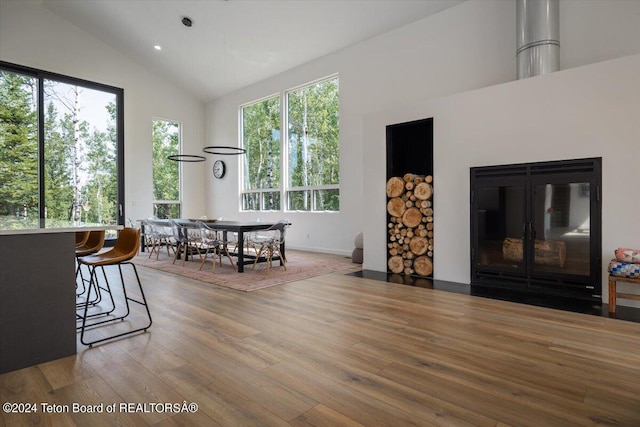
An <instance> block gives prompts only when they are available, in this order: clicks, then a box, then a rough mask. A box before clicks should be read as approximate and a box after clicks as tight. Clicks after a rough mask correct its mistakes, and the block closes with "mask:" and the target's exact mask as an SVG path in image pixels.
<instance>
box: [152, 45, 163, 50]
mask: <svg viewBox="0 0 640 427" xmlns="http://www.w3.org/2000/svg"><path fill="white" fill-rule="evenodd" d="M153 48H154V49H155V50H162V46H160V45H159V44H157V45H155V46H154V47H153Z"/></svg>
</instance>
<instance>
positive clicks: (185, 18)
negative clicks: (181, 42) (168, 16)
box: [182, 16, 193, 27]
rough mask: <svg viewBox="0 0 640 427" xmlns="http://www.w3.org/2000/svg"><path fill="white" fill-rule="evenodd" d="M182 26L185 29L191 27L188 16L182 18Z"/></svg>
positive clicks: (191, 23) (191, 22)
mask: <svg viewBox="0 0 640 427" xmlns="http://www.w3.org/2000/svg"><path fill="white" fill-rule="evenodd" d="M182 25H184V26H185V27H190V26H192V25H193V21H192V20H191V18H189V17H188V16H184V17H183V18H182Z"/></svg>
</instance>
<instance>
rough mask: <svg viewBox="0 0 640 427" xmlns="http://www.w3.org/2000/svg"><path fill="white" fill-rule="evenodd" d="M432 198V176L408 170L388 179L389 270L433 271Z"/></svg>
mask: <svg viewBox="0 0 640 427" xmlns="http://www.w3.org/2000/svg"><path fill="white" fill-rule="evenodd" d="M432 198H433V177H432V176H431V175H426V176H425V175H415V174H412V173H407V174H405V175H404V176H402V177H391V178H390V179H389V180H388V181H387V199H388V202H387V213H388V214H389V215H388V218H389V222H388V224H387V227H388V236H387V237H388V238H387V248H388V262H387V265H388V267H389V271H391V272H393V273H404V274H415V275H419V276H431V275H432V274H433V202H432Z"/></svg>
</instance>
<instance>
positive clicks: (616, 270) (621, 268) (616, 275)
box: [609, 248, 640, 313]
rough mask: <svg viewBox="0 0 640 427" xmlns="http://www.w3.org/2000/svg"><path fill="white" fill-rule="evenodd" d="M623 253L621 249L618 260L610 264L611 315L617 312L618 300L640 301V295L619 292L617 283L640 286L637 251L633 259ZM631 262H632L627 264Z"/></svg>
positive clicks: (617, 255) (618, 252)
mask: <svg viewBox="0 0 640 427" xmlns="http://www.w3.org/2000/svg"><path fill="white" fill-rule="evenodd" d="M628 251H629V250H627V253H626V254H624V253H622V252H621V248H620V249H618V251H616V258H615V259H612V260H611V262H610V263H609V313H615V312H616V300H617V299H618V298H621V299H629V300H636V301H640V294H630V293H625V292H617V289H616V284H617V282H622V283H634V284H636V285H640V263H638V259H637V258H636V256H637V255H636V254H637V251H634V254H633V258H630V257H631V255H630V254H629V253H628ZM625 261H631V262H625Z"/></svg>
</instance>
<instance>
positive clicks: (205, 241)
mask: <svg viewBox="0 0 640 427" xmlns="http://www.w3.org/2000/svg"><path fill="white" fill-rule="evenodd" d="M196 226H197V227H198V229H199V230H200V248H201V250H204V254H203V255H202V256H201V260H200V270H202V266H203V265H204V262H205V261H206V260H207V256H208V255H209V254H211V258H212V264H213V266H212V269H213V272H215V271H216V259H215V257H216V255H217V256H218V258H219V261H220V265H221V266H222V254H223V253H224V254H225V255H226V256H227V258H229V262H230V263H231V267H233V268H234V269H237V267H236V265H235V264H234V262H233V258H231V253H230V252H229V243H230V242H228V241H226V240H225V239H224V232H223V231H222V230H216V229H215V228H214V227H211V226H209V225H207V224H206V223H204V222H202V221H196Z"/></svg>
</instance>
